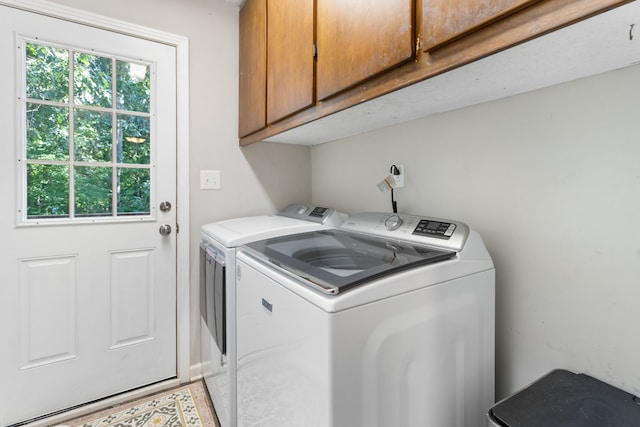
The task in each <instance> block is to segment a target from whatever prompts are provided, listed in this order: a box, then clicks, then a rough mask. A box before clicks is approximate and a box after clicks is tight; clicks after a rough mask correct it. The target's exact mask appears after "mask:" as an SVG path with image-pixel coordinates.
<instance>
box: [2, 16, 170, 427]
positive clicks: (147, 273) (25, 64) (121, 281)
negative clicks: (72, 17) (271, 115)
mask: <svg viewBox="0 0 640 427" xmlns="http://www.w3.org/2000/svg"><path fill="white" fill-rule="evenodd" d="M0 55H1V58H2V59H1V60H0V183H1V184H0V185H1V187H0V195H1V196H2V197H1V198H0V201H1V206H2V207H1V208H0V242H1V243H0V273H1V275H0V426H7V425H11V424H14V423H18V422H20V421H23V420H26V419H31V418H35V417H39V416H42V415H45V414H50V413H52V412H55V411H59V410H62V409H65V408H69V407H72V406H75V405H79V404H82V403H86V402H90V401H93V400H97V399H100V398H103V397H106V396H110V395H113V394H117V393H120V392H123V391H127V390H130V389H133V388H136V387H140V386H142V385H146V384H150V383H154V382H157V381H160V380H164V379H167V378H172V377H175V376H176V369H177V368H176V249H175V248H176V231H175V228H176V227H175V224H176V207H175V205H176V157H175V156H176V71H175V70H176V66H175V61H176V58H175V48H174V47H171V46H166V45H163V44H159V43H154V42H150V41H147V40H141V39H137V38H132V37H129V36H125V35H122V34H116V33H113V32H109V31H105V30H99V29H96V28H92V27H89V26H84V25H80V24H76V23H71V22H67V21H63V20H59V19H54V18H50V17H45V16H43V15H39V14H35V13H30V12H26V11H21V10H17V9H14V8H10V7H6V6H0ZM165 224H166V225H168V226H169V227H171V228H172V230H169V228H168V227H164V228H163V233H160V229H161V228H162V227H161V226H163V225H165Z"/></svg>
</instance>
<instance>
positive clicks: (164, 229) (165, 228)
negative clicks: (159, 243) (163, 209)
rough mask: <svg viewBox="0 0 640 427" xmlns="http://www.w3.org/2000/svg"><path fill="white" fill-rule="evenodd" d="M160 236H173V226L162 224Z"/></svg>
mask: <svg viewBox="0 0 640 427" xmlns="http://www.w3.org/2000/svg"><path fill="white" fill-rule="evenodd" d="M160 234H162V235H163V236H168V235H169V234H171V226H170V225H169V224H162V225H161V226H160Z"/></svg>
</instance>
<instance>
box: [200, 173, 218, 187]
mask: <svg viewBox="0 0 640 427" xmlns="http://www.w3.org/2000/svg"><path fill="white" fill-rule="evenodd" d="M200 189H201V190H219V189H220V171H204V170H202V171H200Z"/></svg>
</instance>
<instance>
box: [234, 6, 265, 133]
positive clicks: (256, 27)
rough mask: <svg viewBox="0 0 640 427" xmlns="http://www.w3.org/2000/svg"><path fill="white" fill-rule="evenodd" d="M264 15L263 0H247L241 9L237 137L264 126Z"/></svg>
mask: <svg viewBox="0 0 640 427" xmlns="http://www.w3.org/2000/svg"><path fill="white" fill-rule="evenodd" d="M266 16H267V2H266V0H247V1H246V3H245V4H244V6H243V7H242V10H241V11H240V77H239V79H240V81H239V86H240V88H239V93H240V95H239V96H240V99H239V112H238V114H239V119H238V136H239V137H243V136H247V135H249V134H252V133H253V132H256V131H258V130H260V129H262V128H264V127H265V126H266V117H267V114H266V108H267V91H266V79H267V26H266V24H267V20H266Z"/></svg>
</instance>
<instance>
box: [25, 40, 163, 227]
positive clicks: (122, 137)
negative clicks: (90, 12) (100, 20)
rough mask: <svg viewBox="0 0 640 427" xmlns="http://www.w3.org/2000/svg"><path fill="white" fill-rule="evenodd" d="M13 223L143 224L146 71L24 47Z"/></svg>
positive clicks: (86, 55)
mask: <svg viewBox="0 0 640 427" xmlns="http://www.w3.org/2000/svg"><path fill="white" fill-rule="evenodd" d="M21 47H22V58H21V61H20V63H21V64H22V73H21V77H22V82H23V85H22V87H23V89H22V94H21V96H20V97H19V100H20V102H21V104H22V105H21V107H22V108H21V111H22V120H23V123H24V127H23V129H24V131H23V137H22V138H21V146H20V150H19V153H21V154H20V156H19V159H18V162H19V164H20V168H19V169H20V178H21V179H20V182H22V185H21V187H22V191H21V192H20V193H21V201H20V203H19V206H20V215H19V216H20V222H21V223H27V224H28V223H43V222H51V221H60V220H61V221H63V222H74V221H76V220H86V219H90V220H92V221H95V220H101V219H105V220H110V219H123V218H131V217H135V219H140V217H142V219H144V217H150V215H151V206H152V203H153V200H152V198H154V197H153V192H152V187H153V186H152V182H153V147H154V141H153V132H152V129H153V128H154V123H153V119H154V115H153V114H152V104H153V99H152V93H153V91H152V84H153V80H152V76H153V66H152V64H150V63H145V62H144V61H140V60H131V59H127V58H120V57H115V56H112V55H108V54H101V53H96V52H83V51H79V50H75V49H73V48H69V47H63V46H57V45H55V44H49V43H46V42H42V41H41V40H37V41H34V40H29V39H24V40H22V43H21Z"/></svg>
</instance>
